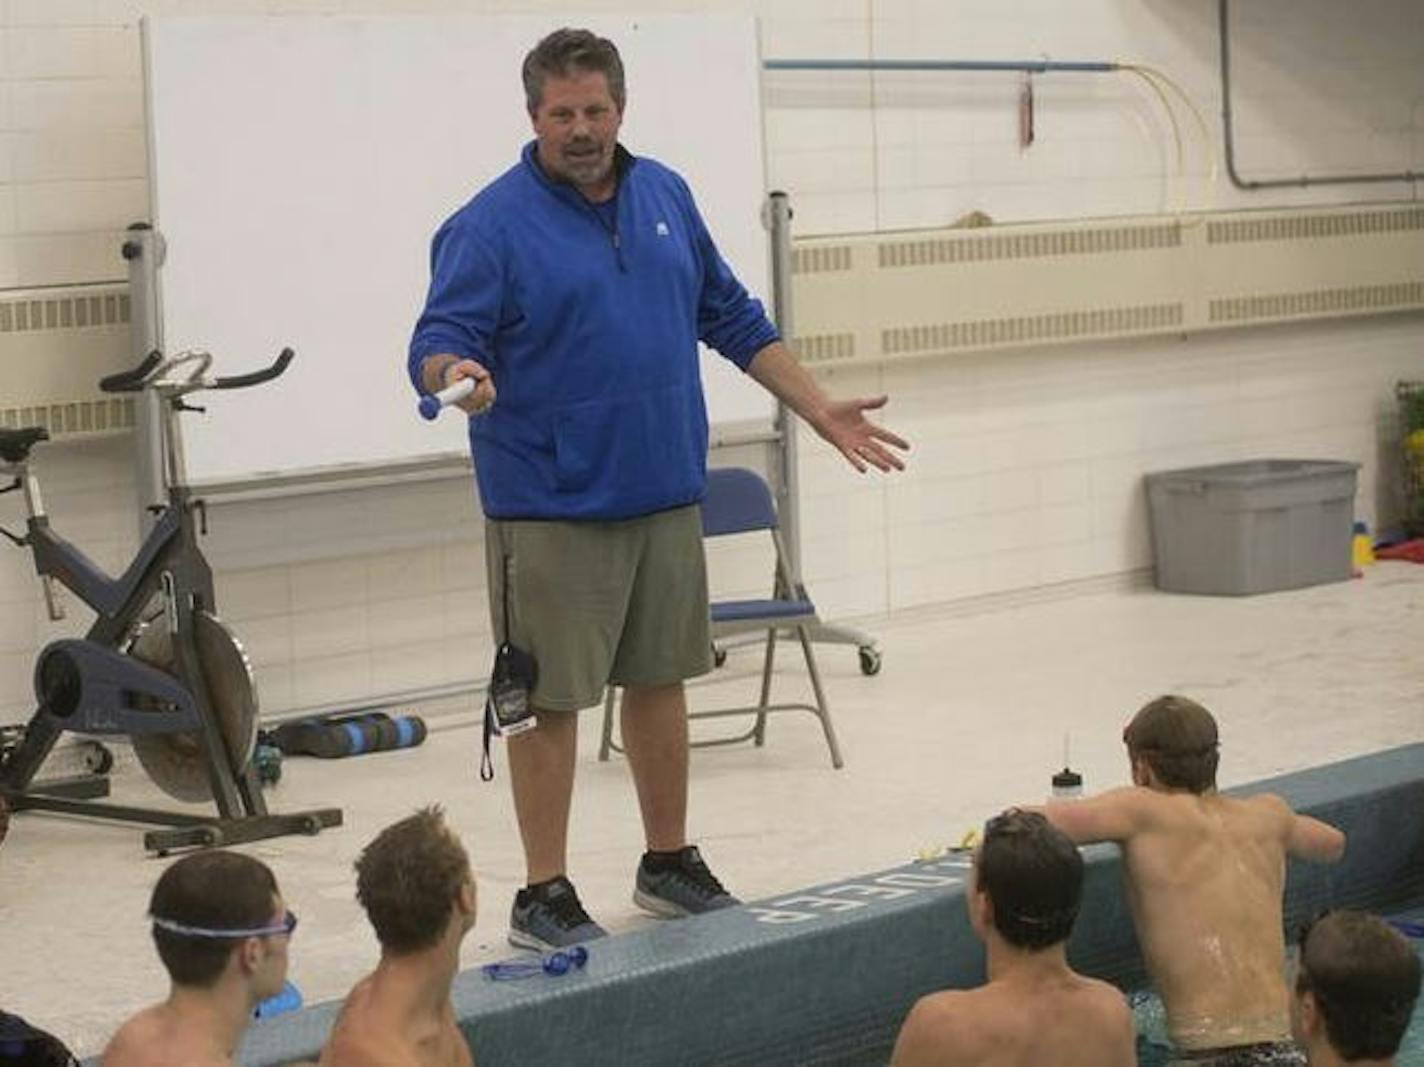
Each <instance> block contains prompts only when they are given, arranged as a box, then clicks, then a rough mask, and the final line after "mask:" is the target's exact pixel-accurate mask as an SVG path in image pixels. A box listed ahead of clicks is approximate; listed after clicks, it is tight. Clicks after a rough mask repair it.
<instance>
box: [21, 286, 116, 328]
mask: <svg viewBox="0 0 1424 1067" xmlns="http://www.w3.org/2000/svg"><path fill="white" fill-rule="evenodd" d="M128 321H129V295H128V293H127V292H126V291H124V290H122V289H109V290H105V291H101V292H95V291H93V290H89V291H81V292H74V293H66V292H63V291H57V292H50V293H47V294H45V295H34V296H26V297H21V298H19V299H16V300H0V333H31V332H39V331H48V330H82V329H87V328H89V327H93V326H118V325H123V324H125V323H127V322H128Z"/></svg>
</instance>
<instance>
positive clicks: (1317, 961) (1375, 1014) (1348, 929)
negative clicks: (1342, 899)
mask: <svg viewBox="0 0 1424 1067" xmlns="http://www.w3.org/2000/svg"><path fill="white" fill-rule="evenodd" d="M1419 985H1420V964H1419V957H1418V956H1417V955H1415V953H1414V949H1413V947H1412V946H1411V945H1410V944H1409V942H1408V941H1406V940H1405V939H1404V937H1402V936H1401V935H1400V934H1399V932H1398V931H1396V930H1394V929H1392V928H1391V927H1390V926H1389V924H1388V923H1386V922H1384V921H1383V920H1381V919H1378V918H1376V917H1375V916H1373V915H1366V914H1364V913H1362V912H1357V911H1332V912H1327V913H1326V914H1325V915H1323V916H1321V917H1320V918H1319V919H1317V920H1315V921H1314V922H1313V923H1311V924H1309V925H1308V926H1307V927H1306V928H1305V929H1304V930H1303V931H1302V932H1301V935H1300V962H1299V966H1298V968H1297V970H1296V979H1295V1000H1294V1004H1293V1005H1292V1007H1293V1010H1292V1012H1291V1020H1292V1024H1293V1028H1294V1030H1295V1036H1296V1040H1297V1041H1298V1042H1299V1043H1300V1046H1301V1048H1303V1049H1305V1052H1306V1058H1307V1062H1308V1063H1309V1064H1310V1067H1341V1065H1343V1064H1352V1065H1355V1067H1392V1065H1393V1064H1394V1056H1395V1053H1397V1052H1398V1051H1399V1044H1400V1042H1401V1041H1403V1040H1404V1032H1405V1031H1406V1030H1408V1029H1409V1020H1410V1017H1411V1016H1412V1015H1413V1013H1414V1005H1415V1002H1416V1001H1418V999H1419Z"/></svg>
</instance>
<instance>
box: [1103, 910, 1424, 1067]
mask: <svg viewBox="0 0 1424 1067" xmlns="http://www.w3.org/2000/svg"><path fill="white" fill-rule="evenodd" d="M1408 918H1411V919H1413V920H1414V921H1418V920H1419V918H1420V915H1419V914H1418V913H1411V914H1410V915H1409V916H1408ZM1413 944H1414V951H1415V952H1417V953H1418V954H1419V958H1420V960H1421V961H1424V940H1421V939H1417V938H1416V939H1414V941H1413ZM1128 999H1129V1001H1130V1003H1131V1004H1132V1015H1133V1018H1134V1020H1135V1021H1136V1024H1137V1063H1138V1067H1165V1065H1166V1064H1169V1063H1171V1062H1172V1050H1171V1047H1170V1044H1169V1042H1168V1038H1167V1016H1166V1013H1165V1012H1164V1011H1163V1010H1162V1001H1161V1000H1160V999H1159V998H1158V996H1157V994H1155V993H1146V992H1138V993H1133V994H1131V996H1130V997H1129V998H1128ZM1394 1063H1395V1067H1424V997H1421V998H1420V1000H1419V1003H1418V1004H1416V1005H1415V1006H1414V1021H1413V1022H1411V1023H1410V1024H1409V1030H1408V1031H1407V1032H1406V1033H1405V1035H1404V1043H1403V1044H1401V1045H1400V1046H1399V1054H1398V1055H1397V1056H1396V1057H1395V1059H1394Z"/></svg>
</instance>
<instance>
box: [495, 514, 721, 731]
mask: <svg viewBox="0 0 1424 1067" xmlns="http://www.w3.org/2000/svg"><path fill="white" fill-rule="evenodd" d="M485 568H486V571H487V573H488V575H489V605H490V620H491V624H492V626H493V629H494V635H495V640H496V642H499V641H502V640H505V639H506V635H505V632H504V594H505V585H506V576H507V578H508V591H509V631H510V632H509V635H508V639H509V640H510V641H511V643H512V644H514V645H515V646H517V647H519V648H522V649H524V650H525V651H527V652H530V653H532V654H533V656H534V660H535V662H536V663H537V664H538V669H539V678H538V681H537V683H536V684H535V686H534V692H533V695H532V698H531V701H530V703H531V704H532V705H533V706H534V707H535V708H538V709H540V710H544V711H577V710H578V709H579V708H586V707H590V706H592V705H594V704H598V703H600V702H601V701H602V700H603V692H604V688H605V686H607V685H608V684H609V683H610V682H611V683H612V684H614V685H632V686H654V685H668V684H671V683H673V682H680V681H683V680H684V679H687V678H693V677H696V676H697V675H700V674H706V673H707V672H708V671H710V670H711V669H712V634H711V619H710V617H709V614H708V607H707V559H706V556H705V555H704V553H703V548H702V516H701V510H700V508H699V507H698V505H696V504H689V505H687V506H686V507H681V508H673V509H672V510H669V511H660V512H657V513H655V514H653V515H645V516H642V517H639V518H636V519H625V520H623V521H620V522H564V521H554V520H549V521H527V520H501V519H487V520H486V522H485Z"/></svg>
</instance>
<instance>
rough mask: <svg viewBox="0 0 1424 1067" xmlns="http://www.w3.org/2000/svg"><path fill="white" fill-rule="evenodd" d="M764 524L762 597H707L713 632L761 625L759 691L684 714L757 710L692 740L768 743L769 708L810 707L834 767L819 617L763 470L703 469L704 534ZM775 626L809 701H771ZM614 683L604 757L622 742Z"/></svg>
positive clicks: (836, 756) (837, 753)
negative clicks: (793, 646) (771, 567)
mask: <svg viewBox="0 0 1424 1067" xmlns="http://www.w3.org/2000/svg"><path fill="white" fill-rule="evenodd" d="M759 530H765V531H767V532H768V533H769V534H770V535H771V540H772V544H773V545H774V546H775V548H776V575H775V579H774V582H773V585H772V590H771V596H769V597H767V598H766V599H763V600H722V601H714V602H713V603H712V606H711V607H712V636H713V638H714V639H715V638H722V637H730V636H733V635H736V634H745V633H753V632H760V631H765V632H766V656H765V659H764V661H763V663H762V672H761V698H760V699H759V700H758V701H757V703H755V704H747V705H742V706H739V707H729V708H715V709H708V710H704V711H693V712H689V713H688V718H689V719H717V718H725V717H726V716H729V715H755V716H756V721H755V722H754V723H753V724H752V727H751V729H749V730H747V731H746V732H745V733H741V734H736V735H735V736H732V737H719V738H713V739H710V740H703V741H697V742H694V747H699V748H700V747H703V746H707V745H729V744H736V743H738V742H741V741H748V740H750V741H754V742H755V743H756V744H757V745H762V744H765V742H766V717H767V716H768V715H769V714H770V713H771V712H773V711H809V712H810V713H811V714H813V715H815V716H816V718H818V719H820V720H821V729H822V730H823V731H824V732H825V735H826V746H827V747H828V748H829V749H830V750H831V765H832V766H833V767H836V768H839V767H841V766H842V765H843V763H844V761H843V760H842V759H841V748H840V744H839V742H837V740H836V728H835V726H834V725H833V724H832V722H831V710H830V707H829V706H828V705H827V703H826V693H825V690H824V689H823V688H822V686H821V672H820V671H819V670H818V669H817V667H816V656H815V654H814V653H813V652H812V651H811V638H810V633H809V628H810V627H812V626H815V625H817V624H818V622H819V620H818V619H817V617H816V606H815V605H814V604H813V603H811V598H810V597H809V596H808V595H807V593H806V587H805V586H803V585H802V584H801V583H800V582H799V581H798V580H796V577H795V576H794V575H793V574H792V573H791V568H790V565H789V564H788V563H787V557H786V545H785V542H784V541H783V540H782V537H781V530H780V524H779V523H778V522H777V518H776V507H775V505H774V504H773V503H772V498H771V490H770V489H768V488H767V484H766V482H765V481H764V480H763V479H762V477H761V475H759V474H757V473H756V472H755V471H750V470H746V469H744V468H741V467H724V468H719V469H715V470H710V471H708V472H707V492H706V495H705V496H704V497H703V498H702V536H703V537H706V538H711V537H725V536H728V535H731V534H745V533H754V532H756V531H759ZM781 630H791V631H794V632H795V634H796V636H797V638H798V639H799V640H800V642H801V651H802V653H803V654H804V655H805V657H806V671H807V673H808V674H809V675H810V676H811V688H812V690H813V691H814V692H815V695H816V702H815V703H814V704H773V703H771V674H772V667H773V665H774V662H775V657H776V638H777V634H778V632H779V631H781ZM613 703H614V687H612V686H609V688H608V693H607V696H606V697H605V699H604V702H603V740H602V743H601V744H600V745H599V749H598V758H599V759H600V760H607V759H608V753H609V752H610V751H618V752H621V751H622V749H621V748H620V747H619V746H618V745H617V744H615V743H614V741H613Z"/></svg>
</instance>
